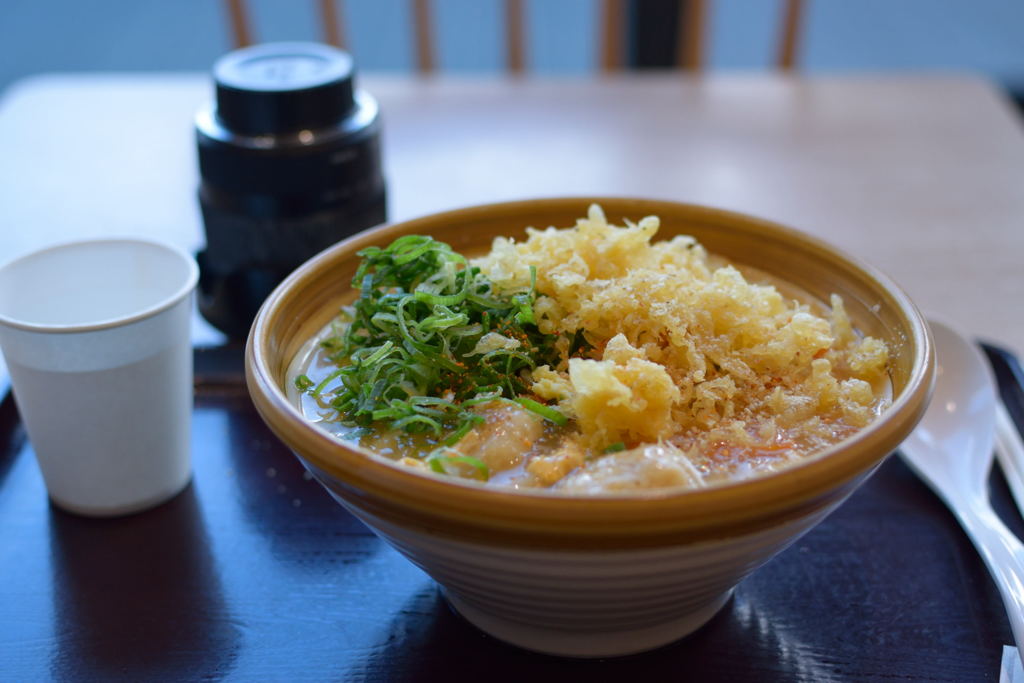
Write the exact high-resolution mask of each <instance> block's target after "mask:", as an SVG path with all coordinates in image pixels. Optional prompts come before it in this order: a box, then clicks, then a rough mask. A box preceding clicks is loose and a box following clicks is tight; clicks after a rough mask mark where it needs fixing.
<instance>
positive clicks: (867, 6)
mask: <svg viewBox="0 0 1024 683" xmlns="http://www.w3.org/2000/svg"><path fill="white" fill-rule="evenodd" d="M710 2H711V5H712V8H713V10H712V13H711V16H710V21H711V40H710V46H709V47H710V49H709V62H710V64H711V66H712V67H715V68H722V69H759V68H765V67H766V66H767V65H768V64H769V60H770V56H771V54H772V51H773V42H774V39H775V35H776V32H777V29H778V26H777V21H778V0H710ZM250 5H251V7H252V10H253V15H254V17H255V19H256V22H255V23H256V27H255V28H256V33H257V35H258V37H259V38H261V39H263V40H286V39H308V38H314V37H316V36H317V35H318V34H317V30H316V18H315V16H314V12H313V6H314V3H313V2H312V1H311V0H250ZM435 5H436V8H437V26H438V32H439V45H440V55H439V59H440V63H441V67H442V68H443V69H444V70H446V71H449V72H458V73H494V72H498V71H500V69H501V64H502V58H501V54H502V42H501V9H500V4H499V2H498V0H435ZM807 5H808V7H809V11H808V15H807V33H806V42H805V45H804V47H805V50H804V58H803V65H804V69H805V70H806V71H809V72H812V73H813V72H826V71H828V72H835V71H853V70H871V71H878V70H887V69H961V70H974V71H980V72H983V73H985V74H988V75H990V76H992V77H993V78H996V79H998V80H1001V81H1003V82H1009V83H1013V82H1020V83H1024V1H1022V0H807ZM407 6H408V0H345V2H344V7H345V19H346V23H347V25H348V29H349V31H348V32H349V37H350V42H351V47H352V49H353V52H354V53H355V54H356V57H357V59H358V61H359V63H360V65H361V68H362V69H363V70H366V71H407V70H408V69H409V68H410V67H411V64H412V53H411V50H410V39H409V17H408V8H407ZM527 7H528V24H529V25H528V36H529V59H530V62H531V64H532V69H533V70H534V71H536V72H539V73H542V74H566V75H583V74H588V73H592V72H593V70H594V68H595V64H596V51H597V46H596V45H595V36H596V35H597V7H598V2H597V1H596V0H528V3H527ZM229 47H230V46H229V40H228V34H227V29H226V21H225V17H224V13H223V7H222V3H221V2H220V0H98V1H88V2H87V1H84V0H46V1H45V2H42V1H39V0H2V3H0V50H2V59H0V87H4V86H6V85H7V84H9V83H10V82H11V81H12V80H14V79H16V78H19V77H22V76H25V75H28V74H32V73H39V72H47V71H83V70H84V71H93V70H178V71H180V70H205V69H207V68H208V67H209V65H210V64H211V63H212V62H213V60H214V59H216V57H217V56H218V55H219V54H221V53H222V52H224V51H225V50H227V49H229Z"/></svg>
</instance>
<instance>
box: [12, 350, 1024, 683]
mask: <svg viewBox="0 0 1024 683" xmlns="http://www.w3.org/2000/svg"><path fill="white" fill-rule="evenodd" d="M1002 374H1003V377H1004V380H1007V379H1008V378H1009V374H1008V373H1007V372H1006V370H1005V369H1002ZM196 378H197V383H196V404H195V414H194V436H193V457H194V466H195V475H194V479H193V482H192V484H191V485H190V487H189V488H188V489H186V490H185V492H184V493H182V494H181V495H180V496H178V497H177V498H175V499H174V500H172V501H171V502H169V503H167V504H165V505H163V506H161V507H159V508H156V509H153V510H150V511H148V512H144V513H141V514H138V515H134V516H130V517H124V518H119V519H108V520H103V519H89V518H84V517H77V516H74V515H70V514H67V513H65V512H62V511H60V510H58V509H57V508H55V507H53V506H51V505H50V504H49V503H48V502H47V498H46V491H45V488H44V486H43V482H42V479H41V476H40V474H39V471H38V469H37V467H36V464H35V461H34V458H33V456H32V452H31V447H30V446H29V444H28V443H27V442H26V439H25V434H24V431H23V430H22V428H21V425H20V424H19V422H18V418H17V413H16V410H15V407H14V405H13V401H12V400H11V398H10V396H9V395H8V396H7V397H6V398H4V400H3V403H2V404H0V680H4V681H27V680H39V679H56V680H104V681H106V680H125V681H141V680H173V681H177V680H200V679H203V680H205V679H211V680H219V679H232V680H244V681H249V680H370V681H462V680H467V681H469V680H476V681H479V680H486V681H506V680H507V681H529V680H532V679H538V677H539V679H540V680H546V679H547V678H549V677H552V676H559V677H562V678H563V679H564V680H573V681H574V680H599V681H603V680H635V681H660V680H721V681H832V680H835V681H863V680H879V681H881V680H886V681H891V680H914V681H920V680H928V681H974V680H977V681H985V680H990V681H991V680H997V672H998V665H999V658H1000V653H1001V648H1002V645H1003V644H1007V643H1012V635H1011V633H1010V630H1009V625H1008V623H1007V620H1006V617H1005V615H1004V613H1003V608H1002V605H1001V603H1000V601H999V596H998V593H997V591H996V589H995V587H994V585H993V584H992V583H991V581H990V580H989V578H988V575H987V573H986V571H985V568H984V566H983V564H982V563H981V560H980V559H979V558H978V556H977V555H976V554H975V552H974V550H973V548H972V547H971V545H970V542H969V541H968V540H967V537H966V536H965V535H964V534H963V533H962V532H961V531H960V528H959V527H958V526H957V524H956V522H955V520H954V519H953V517H952V516H951V515H950V513H949V512H948V511H947V510H946V508H945V507H944V506H943V505H942V503H940V502H939V500H938V499H937V498H936V497H935V496H933V495H932V494H931V492H930V491H929V490H928V489H927V488H926V487H925V486H924V485H923V484H922V483H921V482H920V481H919V480H918V479H917V478H916V477H915V476H914V475H913V474H912V473H911V472H910V471H909V470H908V469H907V468H906V467H905V466H904V465H903V463H902V461H901V460H899V459H898V458H896V457H893V458H890V459H889V460H888V461H887V462H886V464H885V465H883V466H882V468H881V469H880V470H879V471H878V472H877V473H876V474H875V475H874V476H873V477H872V478H871V479H870V480H869V481H868V482H867V483H866V484H865V485H864V486H863V487H862V488H861V489H860V490H858V491H857V492H856V493H855V494H854V495H853V496H852V497H851V498H850V499H849V500H848V501H847V502H846V503H845V504H844V505H843V506H842V507H841V508H840V509H839V510H838V511H836V512H835V513H834V514H833V515H832V516H830V517H829V518H828V519H826V520H825V522H823V523H822V524H821V525H820V526H818V527H817V528H815V529H814V530H813V531H812V532H810V533H809V534H807V535H806V536H805V537H804V538H803V539H801V540H800V541H799V542H797V543H796V544H795V545H794V546H792V547H791V548H790V549H788V550H787V551H786V552H784V553H783V554H782V555H780V556H779V557H777V558H776V559H775V560H773V561H772V562H770V563H769V564H768V565H766V566H765V567H763V568H761V569H760V570H758V571H757V572H755V573H754V574H753V575H752V576H750V577H749V578H748V579H746V580H745V581H744V582H743V583H742V584H740V586H739V588H738V589H737V591H736V594H735V597H734V598H733V600H732V601H731V602H730V603H729V604H728V605H727V606H726V607H725V609H724V610H723V611H722V612H721V613H720V614H719V615H718V616H716V617H715V618H714V619H713V620H712V621H711V622H710V623H709V624H708V625H707V626H706V627H705V628H703V629H702V630H700V631H698V632H697V633H696V634H694V635H692V636H691V637H689V638H687V639H685V640H683V641H681V642H679V643H676V644H674V645H671V646H668V647H665V648H662V649H660V650H657V651H654V652H650V653H647V654H644V655H638V656H634V657H627V658H622V659H613V660H568V659H558V658H554V657H548V656H544V655H536V654H531V653H529V652H524V651H521V650H518V649H516V648H513V647H510V646H507V645H505V644H503V643H501V642H499V641H496V640H494V639H493V638H490V637H488V636H486V635H484V634H483V633H481V632H480V631H478V630H477V629H476V628H474V627H473V626H471V625H469V624H468V623H466V622H465V621H463V620H462V619H461V618H460V617H459V616H457V615H456V614H454V613H453V612H452V610H451V609H450V608H449V607H448V606H447V605H446V603H445V601H444V599H443V598H442V597H441V596H440V594H439V593H438V590H437V588H436V587H435V585H434V584H433V582H432V581H431V580H430V579H429V578H428V577H426V576H425V575H424V574H423V573H422V572H420V571H419V570H418V569H416V568H415V567H413V566H412V565H411V564H409V563H408V562H407V561H406V560H404V559H403V558H401V557H400V556H399V555H398V554H397V553H396V552H394V551H393V550H391V549H390V548H389V547H387V546H386V545H385V544H384V543H383V542H381V541H380V540H379V539H377V538H376V537H375V536H373V535H372V534H371V533H369V532H368V531H367V530H366V528H365V527H363V525H362V524H361V523H360V522H358V521H357V520H356V519H354V518H353V517H352V516H351V515H349V514H348V513H347V512H345V511H344V510H343V509H342V508H341V507H340V506H339V505H337V504H336V503H335V502H334V501H333V500H331V499H330V498H329V497H328V496H327V494H326V493H325V492H324V491H323V490H321V489H320V487H319V486H318V485H317V484H316V483H315V482H312V481H310V480H309V479H308V478H307V477H306V476H304V470H303V468H302V467H301V466H300V465H299V463H298V461H297V460H296V459H295V458H294V457H293V456H292V455H291V454H290V453H289V452H287V450H286V449H285V448H284V447H283V446H282V445H281V444H280V443H279V442H278V441H277V440H276V439H275V438H274V437H273V436H272V435H271V434H270V433H269V432H268V431H267V429H266V427H265V426H264V425H263V423H262V421H261V420H260V419H259V417H258V416H257V415H256V413H255V411H254V410H253V408H252V405H251V403H250V401H249V398H248V395H247V393H246V391H245V387H244V382H243V379H242V375H241V355H240V351H239V349H237V348H230V347H225V348H219V349H209V350H201V351H197V353H196ZM1006 386H1007V392H1008V393H1007V397H1008V398H1009V400H1010V402H1011V405H1010V407H1011V409H1012V410H1013V411H1014V412H1015V413H1016V416H1017V417H1018V418H1020V417H1021V411H1020V408H1021V407H1022V404H1021V393H1020V390H1019V386H1018V387H1017V388H1013V386H1012V385H1011V384H1010V383H1009V382H1007V385H1006ZM992 483H993V495H994V498H995V501H996V504H997V507H998V508H999V509H1000V511H1001V513H1002V514H1003V516H1004V517H1005V518H1006V519H1007V520H1008V522H1009V523H1010V525H1011V526H1012V528H1014V530H1015V531H1017V532H1018V533H1021V532H1022V531H1024V523H1022V522H1021V519H1020V516H1019V515H1018V514H1017V513H1016V512H1015V511H1014V509H1013V508H1012V502H1011V499H1010V497H1009V493H1008V491H1007V490H1006V486H1005V484H1004V482H1003V481H1002V479H1001V478H1000V477H999V476H998V474H997V475H994V476H993V480H992Z"/></svg>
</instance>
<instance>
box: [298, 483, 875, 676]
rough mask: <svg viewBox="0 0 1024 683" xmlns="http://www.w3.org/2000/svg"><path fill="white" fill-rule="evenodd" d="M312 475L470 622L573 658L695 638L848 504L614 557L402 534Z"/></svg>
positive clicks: (531, 647)
mask: <svg viewBox="0 0 1024 683" xmlns="http://www.w3.org/2000/svg"><path fill="white" fill-rule="evenodd" d="M307 466H308V465H307ZM312 472H313V475H314V476H315V477H316V478H317V480H318V481H319V482H320V483H321V484H322V485H323V486H324V487H325V488H326V489H327V490H328V492H329V493H330V494H331V496H332V497H334V499H335V500H337V501H338V502H339V503H341V504H342V505H343V506H344V507H345V508H346V509H347V510H349V511H350V512H351V513H352V514H354V515H355V516H356V517H358V518H359V519H360V520H362V521H363V522H364V523H365V524H366V525H367V526H368V527H369V528H370V529H371V530H373V531H374V532H375V533H376V534H377V535H378V536H380V537H381V538H382V539H383V540H384V541H386V542H387V543H388V544H389V545H391V546H392V547H393V548H395V549H396V550H397V551H398V552H400V553H401V554H402V555H404V556H405V557H406V558H407V559H409V560H410V561H411V562H412V563H413V564H415V565H416V566H417V567H419V568H420V569H422V570H423V571H424V572H426V573H427V574H429V575H430V576H431V577H432V578H433V579H434V580H435V581H437V582H438V584H440V586H441V588H442V589H443V591H444V593H445V596H446V597H447V598H448V601H449V602H450V603H451V604H452V606H453V607H454V608H455V609H456V610H457V611H458V612H459V613H460V614H462V616H464V617H465V618H466V619H467V620H468V621H470V622H471V623H473V624H474V625H476V626H477V627H479V628H480V629H481V630H483V631H485V632H487V633H489V634H490V635H492V636H494V637H496V638H498V639H500V640H503V641H506V642H508V643H511V644H513V645H517V646H519V647H522V648H525V649H528V650H534V651H536V652H543V653H546V654H553V655H560V656H568V657H615V656H622V655H629V654H634V653H637V652H643V651H646V650H651V649H654V648H656V647H660V646H662V645H666V644H668V643H671V642H673V641H675V640H678V639H679V638H682V637H683V636H686V635H688V634H689V633H692V632H693V631H695V630H697V629H698V628H700V627H701V626H703V625H704V624H705V623H706V622H707V621H708V620H709V619H711V617H713V616H714V615H715V614H716V613H717V612H718V611H719V609H721V608H722V606H724V605H725V603H726V602H727V601H728V599H729V597H730V595H731V594H732V590H733V588H735V586H736V585H737V584H738V583H739V582H740V581H741V580H742V579H743V578H744V577H745V576H747V575H748V574H749V573H751V572H752V571H754V570H755V569H757V568H758V567H760V566H761V565H763V564H764V563H765V562H767V561H768V560H770V559H771V558H772V557H773V556H775V555H776V554H778V553H779V552H781V551H782V550H784V549H785V548H786V547H787V546H789V545H790V544H791V543H793V542H794V541H796V540H797V539H798V538H800V536H802V535H803V534H804V533H806V532H807V531H809V530H810V529H811V528H812V527H813V526H814V525H816V524H817V523H818V522H820V521H821V520H822V519H824V518H825V517H826V516H827V515H828V514H829V513H830V512H831V511H832V510H834V509H835V508H836V507H838V506H839V504H840V503H841V502H842V500H838V501H836V502H833V503H832V504H830V505H828V506H825V507H822V508H818V509H816V510H813V511H812V512H810V513H809V514H808V515H806V516H804V517H801V518H798V519H796V520H792V521H790V522H787V523H786V524H783V525H779V526H775V527H771V528H768V529H765V530H761V531H758V532H756V533H752V534H749V535H745V536H738V537H730V538H727V539H723V540H719V541H711V542H704V543H695V544H688V545H679V546H671V547H662V548H653V549H637V550H624V551H615V552H602V551H591V550H584V551H556V550H543V549H529V548H502V547H497V546H491V545H487V544H483V543H469V542H465V541H458V540H454V539H451V538H446V537H444V536H440V535H437V534H432V533H426V532H423V531H420V530H412V529H407V528H403V527H399V526H396V525H394V524H392V523H390V522H388V521H386V520H383V519H381V518H379V517H376V516H374V515H372V514H369V513H368V512H366V511H365V510H363V509H361V508H360V507H358V506H357V505H354V504H353V503H352V502H351V501H350V500H347V499H346V498H345V497H344V492H343V491H341V490H339V489H338V488H337V487H335V486H333V485H332V482H331V480H330V478H329V477H327V476H325V475H323V474H322V473H320V472H318V471H316V469H315V468H314V469H312ZM852 488H855V487H851V490H852Z"/></svg>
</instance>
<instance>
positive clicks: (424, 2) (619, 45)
mask: <svg viewBox="0 0 1024 683" xmlns="http://www.w3.org/2000/svg"><path fill="white" fill-rule="evenodd" d="M408 1H409V3H410V5H411V7H410V10H411V11H410V13H409V15H410V17H411V22H412V26H411V27H410V28H411V34H412V36H413V45H414V50H413V53H414V55H415V60H416V69H417V71H418V72H419V73H421V74H430V73H433V72H434V71H436V69H437V46H436V40H435V35H434V26H433V12H432V4H433V3H432V1H431V0H408ZM225 2H226V4H227V12H228V20H229V24H230V27H231V35H232V40H233V42H234V45H235V47H245V46H246V45H251V44H253V42H255V40H254V37H253V32H252V28H251V27H252V23H251V21H250V17H249V11H248V6H247V2H246V0H225ZM342 2H343V0H316V5H317V11H318V14H319V18H320V26H321V30H322V40H323V42H325V43H328V44H329V45H335V46H337V47H340V48H343V49H345V48H346V46H347V40H346V32H345V25H344V18H343V17H344V13H343V12H342V11H341V9H342V8H341V4H342ZM501 2H502V3H503V6H504V7H503V9H504V26H505V66H506V69H507V71H508V73H510V74H521V73H524V72H525V70H526V64H527V56H526V37H525V28H524V27H525V23H526V20H525V14H526V9H525V7H524V4H525V3H524V0H501ZM677 2H679V5H680V9H679V13H678V14H679V18H680V22H679V24H680V25H679V29H678V35H677V45H678V49H677V51H676V66H677V67H678V68H680V69H683V70H685V71H689V72H700V71H702V70H703V69H704V66H705V58H704V54H705V34H706V33H707V23H708V22H707V5H708V0H677ZM600 3H601V8H600V21H599V32H600V33H599V36H598V41H597V44H598V55H597V63H598V66H599V68H600V70H601V71H602V72H606V73H607V72H614V71H618V70H621V69H623V68H625V64H626V55H625V51H626V42H627V36H626V23H627V22H626V3H627V0H600ZM803 10H804V0H783V5H782V20H781V24H780V31H779V36H778V40H777V47H776V58H775V66H776V67H777V68H778V69H780V70H782V71H792V70H793V69H794V68H795V66H796V60H797V52H798V49H799V39H800V34H801V29H802V25H801V24H802V18H803Z"/></svg>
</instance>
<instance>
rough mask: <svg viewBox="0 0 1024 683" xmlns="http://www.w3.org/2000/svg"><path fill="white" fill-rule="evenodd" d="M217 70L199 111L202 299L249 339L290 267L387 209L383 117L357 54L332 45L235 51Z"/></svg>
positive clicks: (219, 323) (213, 317) (223, 325)
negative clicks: (356, 64)
mask: <svg viewBox="0 0 1024 683" xmlns="http://www.w3.org/2000/svg"><path fill="white" fill-rule="evenodd" d="M213 76H214V81H215V84H216V98H215V102H214V103H212V104H211V105H210V106H208V107H206V108H204V109H203V110H201V111H200V112H199V114H198V116H197V117H196V137H197V143H198V149H199V171H200V175H201V177H202V182H201V185H200V188H199V202H200V206H201V207H202V213H203V223H204V226H205V230H206V247H205V249H204V250H203V251H201V252H200V253H199V254H197V260H198V261H199V266H200V282H199V309H200V312H201V313H202V314H203V317H205V318H206V319H207V320H208V321H209V322H210V323H211V324H213V325H214V326H215V327H217V328H218V329H220V330H222V331H223V332H225V333H226V334H227V335H228V336H230V337H233V338H244V337H245V336H246V335H247V334H248V331H249V326H250V325H251V324H252V320H253V318H254V317H255V315H256V312H257V311H258V310H259V307H260V305H261V304H262V303H263V300H264V299H265V298H266V296H267V295H268V294H269V293H270V292H271V290H272V289H273V288H274V287H275V286H276V285H277V284H278V283H279V282H280V281H281V280H282V279H284V277H285V276H287V275H288V274H289V273H290V272H291V271H293V270H294V269H295V268H296V267H298V266H299V265H300V264H302V263H303V262H304V261H306V260H307V259H309V258H310V257H311V256H313V255H314V254H316V253H317V252H319V251H322V250H323V249H325V248H327V247H329V246H330V245H332V244H334V243H335V242H337V241H338V240H341V239H343V238H345V237H348V236H349V235H352V234H354V233H356V232H359V231H361V230H364V229H366V228H369V227H372V226H374V225H377V224H378V223H382V222H384V220H385V219H386V211H385V204H386V192H385V184H384V176H383V172H382V169H381V155H380V119H379V115H378V108H377V103H376V102H375V101H374V99H373V98H372V97H371V96H370V95H369V94H367V93H366V92H364V91H361V90H359V89H357V88H356V87H355V83H354V76H355V74H354V68H353V63H352V58H351V57H350V56H349V55H348V54H347V53H345V52H343V51H341V50H337V49H335V48H332V47H329V46H327V45H319V44H314V43H268V44H264V45H257V46H255V47H250V48H244V49H241V50H236V51H235V52H231V53H229V54H228V55H226V56H224V57H223V58H221V59H220V60H219V61H218V62H217V63H216V64H215V65H214V68H213Z"/></svg>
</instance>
